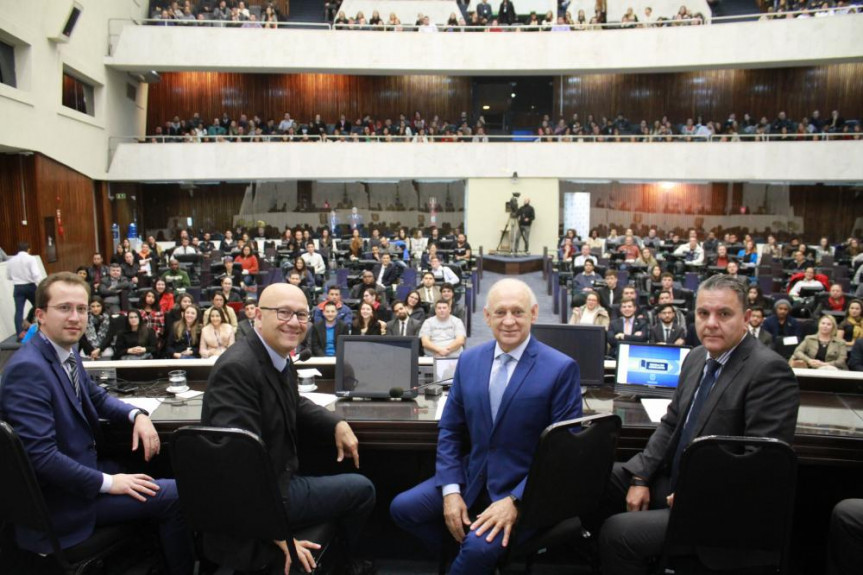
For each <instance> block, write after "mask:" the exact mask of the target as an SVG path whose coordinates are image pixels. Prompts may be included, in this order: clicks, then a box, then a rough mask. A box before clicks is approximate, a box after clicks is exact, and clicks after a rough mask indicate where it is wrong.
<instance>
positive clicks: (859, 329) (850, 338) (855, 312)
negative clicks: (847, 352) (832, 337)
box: [839, 299, 863, 347]
mask: <svg viewBox="0 0 863 575" xmlns="http://www.w3.org/2000/svg"><path fill="white" fill-rule="evenodd" d="M839 330H840V331H842V339H844V340H845V343H847V344H848V346H849V347H851V346H852V345H854V342H855V341H857V340H858V339H860V338H861V337H863V301H860V300H859V299H852V300H851V303H849V304H848V314H847V315H846V316H845V321H843V322H842V323H841V324H839Z"/></svg>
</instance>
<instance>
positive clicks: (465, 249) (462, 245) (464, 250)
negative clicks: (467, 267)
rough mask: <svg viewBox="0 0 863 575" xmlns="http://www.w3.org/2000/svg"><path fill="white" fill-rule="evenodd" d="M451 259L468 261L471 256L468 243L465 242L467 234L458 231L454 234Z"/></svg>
mask: <svg viewBox="0 0 863 575" xmlns="http://www.w3.org/2000/svg"><path fill="white" fill-rule="evenodd" d="M452 254H453V259H454V260H455V261H456V262H465V263H469V262H470V258H471V251H470V244H469V243H468V242H467V236H466V235H464V234H462V233H459V234H458V235H457V236H456V241H455V245H454V246H453V248H452Z"/></svg>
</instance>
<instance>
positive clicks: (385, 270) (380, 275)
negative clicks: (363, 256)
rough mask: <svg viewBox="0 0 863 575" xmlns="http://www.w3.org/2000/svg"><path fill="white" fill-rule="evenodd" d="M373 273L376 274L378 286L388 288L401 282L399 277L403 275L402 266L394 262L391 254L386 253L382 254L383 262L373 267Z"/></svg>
mask: <svg viewBox="0 0 863 575" xmlns="http://www.w3.org/2000/svg"><path fill="white" fill-rule="evenodd" d="M372 274H373V275H374V276H375V282H377V284H378V286H379V287H382V288H384V289H386V288H389V287H391V286H392V285H393V284H397V283H399V278H400V277H401V276H402V268H401V266H397V265H395V264H394V263H393V259H392V256H390V254H388V253H384V254H381V263H379V264H375V267H374V268H372Z"/></svg>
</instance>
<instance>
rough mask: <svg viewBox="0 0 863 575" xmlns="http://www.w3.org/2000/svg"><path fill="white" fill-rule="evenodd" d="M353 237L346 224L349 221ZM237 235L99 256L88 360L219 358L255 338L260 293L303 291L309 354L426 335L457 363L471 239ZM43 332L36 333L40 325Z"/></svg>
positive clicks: (123, 247) (436, 234) (92, 278)
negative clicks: (284, 288)
mask: <svg viewBox="0 0 863 575" xmlns="http://www.w3.org/2000/svg"><path fill="white" fill-rule="evenodd" d="M340 227H341V228H344V231H347V228H348V226H347V225H344V226H340ZM249 231H251V232H252V233H254V234H255V237H254V238H253V237H250V235H249V233H248V232H246V231H244V230H242V229H238V230H237V237H238V239H234V232H233V231H231V230H228V231H226V232H225V233H224V234H223V235H222V234H219V235H218V239H216V240H214V238H215V237H216V234H210V233H209V232H205V233H203V234H201V237H200V238H199V237H197V236H195V237H192V236H190V234H189V232H188V231H187V230H182V231H181V232H180V235H179V239H177V240H176V242H175V244H176V245H175V246H174V247H172V248H170V249H167V250H163V249H162V247H161V246H160V244H159V242H157V241H156V239H155V237H153V236H150V237H148V238H147V240H146V241H144V242H142V243H141V245H140V247H139V248H138V249H134V246H133V244H132V242H130V241H129V240H128V239H126V240H123V241H122V242H120V243H118V245H117V249H116V252H115V253H114V254H113V255H112V257H111V258H110V259H109V260H107V261H106V260H105V259H104V258H103V256H102V254H100V253H96V254H93V258H92V262H91V265H89V266H85V265H82V266H80V267H79V268H78V270H77V273H78V274H79V275H80V276H81V277H82V278H83V279H85V280H86V281H87V282H88V284H89V285H90V287H91V300H90V309H89V315H88V323H87V327H86V330H85V333H84V336H83V337H82V338H81V341H80V349H81V353H82V355H83V356H85V357H87V358H89V359H91V360H99V359H115V360H118V359H120V360H129V359H151V358H169V359H191V358H212V357H217V356H219V355H221V354H222V353H224V351H225V350H226V349H227V348H228V347H230V346H231V345H233V344H234V342H235V341H237V339H239V338H243V337H248V335H249V334H251V333H252V327H253V321H254V317H255V311H256V307H257V292H258V291H259V288H262V287H264V286H265V285H268V284H269V283H273V282H287V283H291V284H293V285H296V286H297V287H299V288H300V289H301V290H302V291H303V293H304V294H305V295H306V298H307V299H308V303H309V314H308V315H307V317H306V318H304V321H309V322H311V323H312V326H310V329H309V330H308V336H307V339H306V341H305V343H304V347H308V348H309V349H310V350H311V351H312V353H313V355H316V356H333V355H335V346H336V341H337V337H338V336H339V335H343V334H352V335H394V336H413V337H419V338H421V342H422V346H423V348H424V349H425V352H426V353H427V354H429V355H436V356H452V357H454V356H457V355H458V354H459V353H460V351H461V350H462V349H463V347H464V343H465V339H466V337H467V330H466V327H465V325H466V323H467V311H466V309H465V307H464V306H463V305H461V304H460V303H458V301H459V299H461V296H462V294H463V293H464V283H465V279H464V278H465V277H466V275H467V274H468V273H469V271H470V269H471V266H472V261H473V260H472V257H473V256H472V253H471V247H470V244H469V243H468V242H467V238H466V237H465V235H464V234H463V233H460V232H459V231H458V230H453V233H452V234H449V235H447V234H445V233H443V232H442V231H441V230H439V229H438V228H436V227H434V228H432V229H431V230H427V231H428V233H429V235H428V236H427V237H426V236H425V235H424V233H423V232H424V231H423V230H422V229H416V230H412V231H413V233H412V234H410V236H409V235H408V231H407V230H406V229H405V228H400V229H399V230H398V231H397V232H395V233H393V234H392V235H391V236H390V235H389V234H388V233H387V231H386V230H383V229H379V228H374V229H372V230H371V231H370V233H368V234H366V235H364V234H365V232H366V231H367V230H365V229H364V228H363V227H362V226H358V227H356V228H355V229H354V230H353V231H352V232H351V233H350V234H347V233H346V234H345V235H344V236H343V237H341V238H340V239H334V238H333V234H331V232H330V230H329V229H328V228H324V229H323V230H320V231H318V230H311V229H302V228H300V227H297V228H296V229H295V230H293V231H292V230H290V229H286V230H285V231H284V233H282V234H279V230H277V229H274V228H265V227H261V228H258V229H257V230H249ZM33 331H35V330H33Z"/></svg>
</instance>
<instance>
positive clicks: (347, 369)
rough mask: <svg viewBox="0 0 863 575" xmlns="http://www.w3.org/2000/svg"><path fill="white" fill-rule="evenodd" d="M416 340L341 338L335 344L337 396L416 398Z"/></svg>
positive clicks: (370, 336)
mask: <svg viewBox="0 0 863 575" xmlns="http://www.w3.org/2000/svg"><path fill="white" fill-rule="evenodd" d="M418 358H419V338H418V337H400V336H398V337H396V336H380V335H343V336H342V337H340V338H338V340H337V345H336V381H335V393H336V395H337V396H338V397H345V398H366V399H389V398H391V397H395V398H405V399H410V398H413V397H416V396H417V386H418V382H419V375H418V371H417V364H418Z"/></svg>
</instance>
